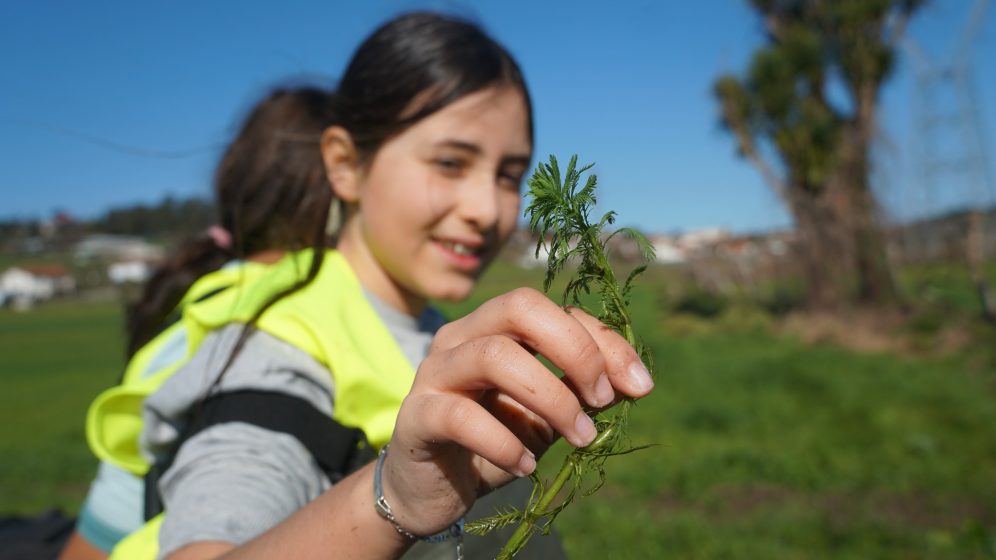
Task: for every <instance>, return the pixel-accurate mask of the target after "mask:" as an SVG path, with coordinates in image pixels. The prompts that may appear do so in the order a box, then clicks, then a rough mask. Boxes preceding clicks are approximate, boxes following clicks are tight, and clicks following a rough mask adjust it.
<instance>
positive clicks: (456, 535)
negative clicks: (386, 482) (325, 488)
mask: <svg viewBox="0 0 996 560" xmlns="http://www.w3.org/2000/svg"><path fill="white" fill-rule="evenodd" d="M387 447H388V446H387V445H385V446H384V447H382V448H381V450H380V453H379V454H378V455H377V465H376V466H375V467H374V509H376V510H377V513H379V514H380V516H381V517H383V518H384V519H386V520H388V521H389V522H390V523H391V525H392V526H394V530H395V531H397V532H398V534H400V535H402V536H404V537H406V538H409V539H411V540H413V541H417V540H420V541H423V542H428V543H439V542H443V541H445V540H448V539H451V538H453V539H456V557H457V560H463V518H460V520H459V521H457V522H456V523H454V524H453V525H452V526H451V527H450V528H448V529H445V530H444V531H442V532H440V533H436V534H435V535H429V536H428V537H419V536H418V535H416V534H415V533H412V532H411V531H409V530H408V529H405V528H404V527H402V526H401V525H400V524H399V523H398V520H397V519H396V518H395V517H394V511H392V510H391V505H390V504H388V503H387V499H386V498H384V488H383V486H382V485H381V482H380V475H381V471H383V470H384V457H386V456H387Z"/></svg>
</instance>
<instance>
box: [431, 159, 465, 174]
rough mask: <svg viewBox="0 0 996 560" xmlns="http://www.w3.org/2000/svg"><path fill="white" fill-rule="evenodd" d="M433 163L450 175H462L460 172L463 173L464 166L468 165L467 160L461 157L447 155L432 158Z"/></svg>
mask: <svg viewBox="0 0 996 560" xmlns="http://www.w3.org/2000/svg"><path fill="white" fill-rule="evenodd" d="M432 164H433V165H434V166H435V167H436V169H438V170H439V171H441V172H442V173H443V174H444V175H447V176H450V177H456V176H458V175H460V173H462V172H463V170H464V168H465V167H466V166H467V164H466V162H464V161H463V160H461V159H457V158H445V157H444V158H436V159H434V160H432Z"/></svg>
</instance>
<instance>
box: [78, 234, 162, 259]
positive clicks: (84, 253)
mask: <svg viewBox="0 0 996 560" xmlns="http://www.w3.org/2000/svg"><path fill="white" fill-rule="evenodd" d="M165 256H166V251H165V250H164V249H163V248H162V247H159V246H158V245H153V244H151V243H149V242H147V241H145V240H144V239H142V238H140V237H131V236H127V235H107V234H97V235H91V236H89V237H87V238H86V239H84V240H83V241H80V242H79V243H78V244H77V245H76V252H75V257H76V258H77V259H80V260H90V259H94V258H103V259H109V260H114V261H145V262H157V261H160V260H162V259H163V258H164V257H165Z"/></svg>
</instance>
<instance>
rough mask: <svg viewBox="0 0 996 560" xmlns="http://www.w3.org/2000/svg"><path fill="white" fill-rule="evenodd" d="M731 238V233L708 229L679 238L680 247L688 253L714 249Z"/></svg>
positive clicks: (695, 231) (714, 228) (716, 228)
mask: <svg viewBox="0 0 996 560" xmlns="http://www.w3.org/2000/svg"><path fill="white" fill-rule="evenodd" d="M730 237H731V236H730V232H729V231H727V230H725V229H723V228H720V227H708V228H702V229H697V230H694V231H690V232H688V233H685V234H683V235H682V236H681V237H679V238H678V245H679V246H680V247H682V248H683V249H685V250H686V251H698V250H700V249H705V248H708V247H712V246H713V245H716V244H717V243H719V242H721V241H725V240H727V239H729V238H730Z"/></svg>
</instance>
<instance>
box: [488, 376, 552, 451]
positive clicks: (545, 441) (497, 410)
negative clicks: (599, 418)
mask: <svg viewBox="0 0 996 560" xmlns="http://www.w3.org/2000/svg"><path fill="white" fill-rule="evenodd" d="M480 402H481V406H483V407H484V408H485V409H486V410H487V411H488V412H490V413H491V415H492V416H494V417H495V418H497V419H498V421H499V422H501V423H502V424H504V425H505V426H507V427H508V429H509V430H511V431H512V433H513V434H515V436H516V437H517V438H519V441H521V442H522V443H523V444H525V446H526V447H528V448H529V450H530V451H532V452H533V454H535V455H536V456H537V457H539V456H540V455H542V454H543V453H544V452H546V450H547V448H549V447H550V445H551V444H553V442H554V440H555V439H556V437H557V432H556V431H554V429H553V428H552V427H551V426H550V424H549V423H547V421H546V420H543V418H542V417H540V416H539V415H538V414H536V413H535V412H533V411H531V410H529V409H528V408H526V407H524V406H522V405H521V404H520V403H518V402H516V400H515V399H513V398H512V397H510V396H508V395H506V394H505V393H501V392H498V391H491V392H489V393H488V394H487V396H486V397H485V398H484V400H482V401H480Z"/></svg>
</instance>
